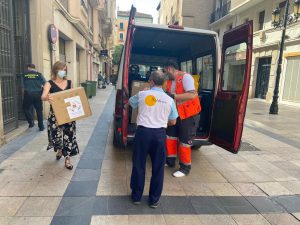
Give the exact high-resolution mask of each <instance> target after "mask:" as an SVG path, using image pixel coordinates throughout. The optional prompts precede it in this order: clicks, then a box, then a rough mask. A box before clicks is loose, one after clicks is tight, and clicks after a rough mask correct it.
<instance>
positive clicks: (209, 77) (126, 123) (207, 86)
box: [113, 7, 253, 153]
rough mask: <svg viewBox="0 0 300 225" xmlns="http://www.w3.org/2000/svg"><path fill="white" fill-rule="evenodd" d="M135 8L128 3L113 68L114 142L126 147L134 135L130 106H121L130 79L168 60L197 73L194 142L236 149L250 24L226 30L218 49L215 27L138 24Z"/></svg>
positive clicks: (247, 76)
mask: <svg viewBox="0 0 300 225" xmlns="http://www.w3.org/2000/svg"><path fill="white" fill-rule="evenodd" d="M135 12H136V9H135V8H134V7H133V8H132V9H131V13H130V17H129V26H128V32H127V38H126V42H125V46H124V49H123V53H122V56H121V61H120V66H119V71H118V82H117V85H116V88H117V93H116V102H115V112H114V141H113V142H114V145H115V146H118V147H120V146H126V144H127V142H128V140H130V139H133V137H134V134H135V129H136V124H134V123H131V118H130V116H131V114H130V110H131V109H130V108H126V107H124V106H125V104H127V103H128V100H129V98H130V96H131V83H132V81H133V80H138V81H139V80H140V81H143V80H147V74H148V75H149V74H150V73H151V71H152V70H154V69H159V68H161V67H162V66H163V65H164V63H165V62H167V61H168V60H176V61H177V62H178V64H179V65H180V67H181V68H180V69H181V70H182V71H185V72H189V73H190V74H192V75H200V79H199V84H198V85H199V88H198V95H199V98H200V101H201V105H202V112H201V113H200V121H199V125H198V128H197V132H196V134H195V140H194V143H193V144H194V145H195V146H201V145H204V144H208V143H210V144H215V145H218V146H220V147H222V148H224V149H226V150H228V151H230V152H233V153H237V152H238V150H239V146H240V142H241V137H242V131H243V124H244V118H245V112H246V106H247V99H248V91H249V83H250V74H251V58H252V39H253V28H252V22H247V23H245V24H243V25H241V26H239V27H236V28H234V29H232V30H230V31H228V32H226V33H225V35H224V37H223V44H222V48H221V47H220V43H219V39H218V34H217V33H216V32H214V31H210V30H201V29H194V28H186V27H181V26H176V25H170V26H167V25H155V24H137V23H134V17H135Z"/></svg>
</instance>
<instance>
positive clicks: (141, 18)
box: [115, 11, 153, 45]
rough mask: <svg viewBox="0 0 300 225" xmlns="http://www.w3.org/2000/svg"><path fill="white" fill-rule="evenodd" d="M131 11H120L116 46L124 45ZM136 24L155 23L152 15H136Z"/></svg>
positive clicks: (116, 25) (116, 26) (117, 22)
mask: <svg viewBox="0 0 300 225" xmlns="http://www.w3.org/2000/svg"><path fill="white" fill-rule="evenodd" d="M129 14H130V12H129V11H118V12H117V19H116V23H115V45H123V44H124V42H125V39H126V35H127V28H128V18H129ZM135 22H138V23H153V17H152V15H149V14H145V13H139V12H137V13H136V15H135Z"/></svg>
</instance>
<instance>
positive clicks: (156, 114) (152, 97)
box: [129, 71, 178, 208]
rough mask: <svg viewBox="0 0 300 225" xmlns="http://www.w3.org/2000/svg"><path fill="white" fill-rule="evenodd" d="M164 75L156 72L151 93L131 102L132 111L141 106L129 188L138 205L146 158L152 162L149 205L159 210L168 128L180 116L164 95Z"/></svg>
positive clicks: (132, 98) (130, 100)
mask: <svg viewBox="0 0 300 225" xmlns="http://www.w3.org/2000/svg"><path fill="white" fill-rule="evenodd" d="M164 81H165V77H164V74H163V73H162V72H160V71H154V72H153V73H152V74H151V76H150V79H149V83H150V87H151V89H150V90H145V91H140V92H139V93H138V94H137V95H135V96H132V97H131V98H130V99H129V104H130V105H131V107H133V108H137V107H138V109H139V110H138V116H137V125H138V128H137V130H136V134H135V138H134V144H133V156H132V161H133V162H132V164H133V166H132V174H131V182H130V187H131V190H132V194H131V199H132V201H133V203H134V204H136V205H139V204H140V203H141V198H142V195H143V191H144V185H145V172H146V161H147V155H148V154H149V155H150V158H151V162H152V177H151V182H150V192H149V200H148V203H149V206H150V207H151V208H156V207H157V206H158V202H159V199H160V196H161V193H162V188H163V181H164V165H165V162H166V152H165V147H166V146H165V144H166V128H167V126H168V124H169V125H175V124H176V119H177V117H178V113H177V110H176V106H175V103H174V101H173V99H172V98H170V97H169V96H168V95H167V94H165V93H164V91H163V89H162V85H163V83H164Z"/></svg>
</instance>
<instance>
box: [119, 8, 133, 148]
mask: <svg viewBox="0 0 300 225" xmlns="http://www.w3.org/2000/svg"><path fill="white" fill-rule="evenodd" d="M135 13H136V8H135V7H133V6H132V7H131V10H130V15H129V19H128V29H127V36H126V41H125V45H124V53H125V54H124V55H123V57H124V58H123V59H124V62H123V76H122V106H123V113H122V131H121V133H122V138H123V144H124V145H125V146H126V144H127V135H128V119H129V118H128V107H126V105H127V104H128V100H129V89H128V78H129V63H130V52H131V45H132V37H133V30H134V27H133V23H134V17H135Z"/></svg>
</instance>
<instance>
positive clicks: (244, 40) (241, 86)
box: [209, 21, 253, 153]
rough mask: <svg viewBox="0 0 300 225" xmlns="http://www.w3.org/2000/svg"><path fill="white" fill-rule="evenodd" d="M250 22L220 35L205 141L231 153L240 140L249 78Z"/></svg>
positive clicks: (236, 149)
mask: <svg viewBox="0 0 300 225" xmlns="http://www.w3.org/2000/svg"><path fill="white" fill-rule="evenodd" d="M252 39H253V25H252V22H251V21H250V22H248V23H246V24H243V25H241V26H239V27H236V28H234V29H233V30H230V31H228V32H227V33H225V34H224V37H223V46H222V61H221V62H222V63H221V74H220V77H219V85H218V89H217V93H216V96H215V99H214V106H213V115H212V123H211V129H210V134H209V141H210V142H211V143H213V144H215V145H218V146H220V147H222V148H224V149H226V150H228V151H230V152H232V153H237V152H238V150H239V146H240V143H241V137H242V132H243V126H244V119H245V112H246V106H247V100H248V92H249V84H250V77H251V61H252Z"/></svg>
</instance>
